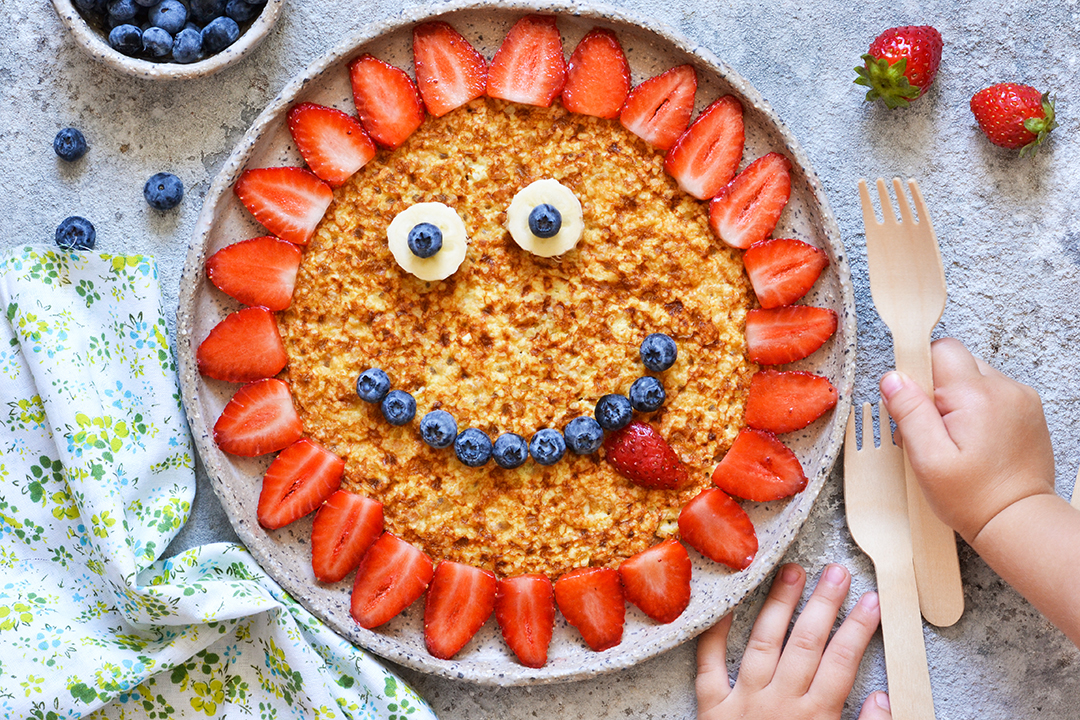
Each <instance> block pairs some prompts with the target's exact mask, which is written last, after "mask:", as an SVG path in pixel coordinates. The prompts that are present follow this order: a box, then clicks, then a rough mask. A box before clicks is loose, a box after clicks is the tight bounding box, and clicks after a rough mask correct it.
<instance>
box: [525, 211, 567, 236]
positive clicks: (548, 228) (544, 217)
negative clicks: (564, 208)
mask: <svg viewBox="0 0 1080 720" xmlns="http://www.w3.org/2000/svg"><path fill="white" fill-rule="evenodd" d="M560 229H562V213H560V212H559V211H558V209H557V208H556V207H555V206H554V205H548V204H547V203H544V204H543V205H537V206H536V207H534V208H533V211H532V212H531V213H529V230H531V231H532V234H533V235H535V236H536V237H538V238H549V237H555V236H556V235H558V234H559V230H560Z"/></svg>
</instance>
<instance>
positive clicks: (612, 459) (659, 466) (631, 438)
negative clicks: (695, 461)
mask: <svg viewBox="0 0 1080 720" xmlns="http://www.w3.org/2000/svg"><path fill="white" fill-rule="evenodd" d="M604 451H605V453H606V456H607V461H608V462H609V463H611V464H612V465H613V466H614V467H615V470H617V471H618V473H619V474H620V475H622V476H623V477H625V478H626V479H627V480H629V481H630V482H632V483H634V484H636V485H641V486H643V487H648V488H663V489H668V490H669V489H672V488H678V487H682V486H683V485H685V484H686V481H687V478H688V475H687V472H686V467H685V466H684V465H683V464H682V461H681V460H680V459H679V456H678V455H676V454H675V450H673V449H672V447H671V446H670V445H668V443H667V441H666V440H664V438H663V436H662V435H660V433H659V432H657V431H656V429H655V428H654V427H653V426H652V425H648V424H646V423H643V422H641V421H639V420H635V421H634V422H632V423H630V424H629V425H627V426H626V427H624V428H622V429H621V430H616V431H615V432H613V433H611V434H610V435H608V436H607V439H606V440H604Z"/></svg>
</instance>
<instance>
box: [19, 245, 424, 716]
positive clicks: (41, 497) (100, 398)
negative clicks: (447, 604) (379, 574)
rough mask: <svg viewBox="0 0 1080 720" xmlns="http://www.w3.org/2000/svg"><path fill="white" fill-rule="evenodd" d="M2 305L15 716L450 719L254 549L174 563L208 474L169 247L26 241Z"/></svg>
mask: <svg viewBox="0 0 1080 720" xmlns="http://www.w3.org/2000/svg"><path fill="white" fill-rule="evenodd" d="M0 311H2V313H3V318H2V319H0V715H3V716H5V717H12V718H41V719H43V720H44V719H45V718H76V717H84V716H87V715H91V714H92V715H93V716H94V717H108V718H195V717H202V718H206V717H214V718H232V717H243V718H350V719H355V718H386V719H389V720H404V718H411V719H412V720H428V719H429V718H433V717H434V716H433V715H432V713H431V711H430V710H429V708H428V707H427V705H426V704H425V703H424V702H423V700H422V699H420V698H419V697H418V696H417V695H416V694H415V693H414V692H413V691H412V690H411V689H410V688H409V687H407V686H406V685H405V684H404V683H403V682H402V681H401V680H399V679H398V678H396V677H395V676H394V675H393V674H391V673H390V672H388V671H387V670H386V669H384V668H383V666H382V665H381V664H380V663H379V662H378V661H376V660H375V659H374V658H373V657H371V656H370V655H368V654H367V653H366V652H364V651H363V650H360V649H358V648H356V647H354V646H353V645H351V644H349V643H348V642H346V641H345V640H343V639H342V638H340V637H339V636H338V635H336V634H335V633H333V632H332V631H331V630H329V629H328V628H327V627H325V626H324V625H323V624H322V623H321V622H320V621H318V620H317V619H316V618H314V617H313V616H312V615H310V614H309V613H308V612H307V611H305V610H304V609H303V608H302V607H300V606H299V605H298V604H297V603H296V602H294V601H293V600H292V599H291V598H290V597H289V596H288V595H287V594H286V593H285V592H284V591H283V590H282V589H281V588H280V587H278V585H276V584H275V583H274V582H273V581H272V580H271V579H270V578H268V577H267V576H266V575H265V574H264V573H263V572H262V570H261V569H260V568H259V566H258V565H257V564H256V563H255V562H254V560H253V559H252V558H251V556H250V555H249V554H248V552H247V550H245V549H244V548H243V547H241V546H238V545H235V544H225V543H222V544H215V545H208V546H204V547H199V548H194V549H191V550H188V551H186V552H184V553H182V554H180V555H177V556H175V557H172V558H168V559H162V558H161V556H162V553H163V552H164V550H165V548H166V547H167V546H168V544H169V542H170V541H171V540H172V539H173V538H174V537H175V536H176V533H177V532H178V531H179V529H180V528H181V526H183V524H184V523H185V522H186V520H187V518H188V514H189V511H190V508H191V501H192V498H193V497H194V493H195V475H194V470H193V466H194V460H193V455H192V447H191V441H190V438H189V435H188V430H187V426H186V423H185V420H184V416H183V412H182V410H181V405H180V395H179V391H178V389H177V380H176V368H175V365H174V361H173V357H172V354H171V352H170V349H169V346H168V340H167V333H166V325H165V321H164V319H163V317H162V312H161V301H160V294H159V290H158V278H157V266H156V265H155V263H154V261H153V259H151V258H148V257H142V256H132V257H121V256H109V255H99V254H91V253H67V252H59V251H56V250H52V249H46V248H35V247H25V248H19V249H16V250H11V251H8V252H7V253H6V254H0Z"/></svg>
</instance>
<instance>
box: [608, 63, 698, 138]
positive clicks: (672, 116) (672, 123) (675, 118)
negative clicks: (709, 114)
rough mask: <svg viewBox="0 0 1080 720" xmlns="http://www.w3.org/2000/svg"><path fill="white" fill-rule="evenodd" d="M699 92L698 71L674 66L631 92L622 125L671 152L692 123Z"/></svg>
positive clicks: (620, 119)
mask: <svg viewBox="0 0 1080 720" xmlns="http://www.w3.org/2000/svg"><path fill="white" fill-rule="evenodd" d="M696 92H697V73H696V72H694V68H693V67H692V66H690V65H679V66H678V67H673V68H671V69H670V70H668V71H667V72H664V73H661V74H660V75H657V76H656V77H654V78H650V79H648V80H646V81H645V82H643V83H641V84H640V85H638V86H637V87H636V88H634V89H633V90H632V91H630V95H629V96H628V97H627V98H626V102H625V103H624V104H623V107H622V111H621V112H620V113H619V122H621V123H622V124H623V126H624V127H625V128H626V129H627V130H629V131H630V132H632V133H634V134H635V135H637V136H638V137H639V138H641V139H642V140H644V141H645V142H647V143H649V144H650V145H652V146H653V147H655V148H657V149H659V150H664V151H667V150H668V149H669V148H670V147H671V146H672V145H674V144H675V141H676V140H678V139H679V136H680V135H682V134H683V132H684V131H685V130H686V126H687V125H689V124H690V117H691V116H692V115H693V114H694V94H695V93H696Z"/></svg>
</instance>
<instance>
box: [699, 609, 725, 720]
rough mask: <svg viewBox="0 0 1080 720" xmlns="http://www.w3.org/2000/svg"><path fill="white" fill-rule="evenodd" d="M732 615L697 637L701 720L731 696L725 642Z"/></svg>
mask: <svg viewBox="0 0 1080 720" xmlns="http://www.w3.org/2000/svg"><path fill="white" fill-rule="evenodd" d="M731 618H732V615H731V613H728V614H727V615H725V616H724V617H723V618H721V619H720V622H718V623H716V624H715V625H713V626H712V627H711V628H709V629H708V630H706V631H705V632H703V633H702V634H701V637H700V638H698V645H697V679H696V680H695V681H694V682H695V686H694V687H695V690H696V691H697V703H698V716H699V717H701V716H703V715H704V714H705V713H707V712H708V711H709V710H711V709H712V708H713V707H715V706H717V705H719V704H720V703H721V702H723V700H724V698H726V697H727V696H728V695H730V694H731V683H730V681H729V680H728V670H727V639H728V631H729V630H731Z"/></svg>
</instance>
